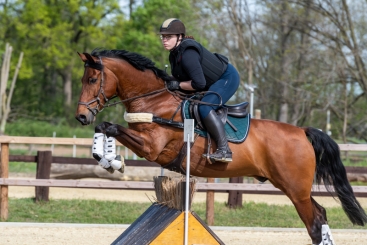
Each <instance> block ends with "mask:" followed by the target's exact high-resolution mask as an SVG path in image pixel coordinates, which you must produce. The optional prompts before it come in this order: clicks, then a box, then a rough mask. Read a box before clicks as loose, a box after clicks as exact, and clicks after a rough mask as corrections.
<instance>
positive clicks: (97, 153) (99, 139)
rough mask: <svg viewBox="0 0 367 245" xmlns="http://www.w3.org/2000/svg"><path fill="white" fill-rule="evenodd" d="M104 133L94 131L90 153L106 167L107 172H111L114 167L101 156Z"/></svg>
mask: <svg viewBox="0 0 367 245" xmlns="http://www.w3.org/2000/svg"><path fill="white" fill-rule="evenodd" d="M104 143H105V135H104V134H103V133H95V134H94V137H93V146H92V154H93V157H94V159H96V160H97V162H98V164H99V165H100V166H101V167H102V168H104V169H106V170H107V171H108V172H110V173H113V172H114V169H113V168H111V165H110V163H109V161H108V160H107V159H106V158H104V157H103V154H104Z"/></svg>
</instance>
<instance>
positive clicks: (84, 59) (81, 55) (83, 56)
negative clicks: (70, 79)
mask: <svg viewBox="0 0 367 245" xmlns="http://www.w3.org/2000/svg"><path fill="white" fill-rule="evenodd" d="M77 53H78V55H79V57H80V58H81V59H82V61H83V62H86V61H87V57H85V55H84V54H81V53H79V52H77Z"/></svg>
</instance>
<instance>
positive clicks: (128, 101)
mask: <svg viewBox="0 0 367 245" xmlns="http://www.w3.org/2000/svg"><path fill="white" fill-rule="evenodd" d="M78 54H79V56H80V58H81V60H82V61H83V62H84V74H83V77H82V79H81V83H82V89H81V93H80V98H79V103H78V106H77V109H76V114H75V117H76V119H77V120H78V121H79V122H80V123H81V124H82V125H88V124H91V123H93V122H94V120H95V118H96V115H97V114H98V113H99V112H100V111H101V110H103V109H104V108H105V107H108V106H110V105H113V104H110V102H111V101H110V99H111V98H114V97H118V98H119V99H120V100H119V101H118V103H122V104H123V105H124V106H125V109H126V112H128V113H132V114H133V113H151V114H153V115H154V117H157V118H161V119H162V120H165V121H171V122H172V121H174V122H179V123H182V122H183V119H182V116H181V115H180V113H177V110H179V108H180V105H181V103H182V101H183V98H182V97H180V96H178V95H177V93H175V92H172V91H169V90H168V89H167V88H166V85H165V81H167V80H169V79H171V77H170V76H169V75H168V74H167V73H166V72H165V71H163V70H161V69H159V68H157V67H155V65H154V63H153V62H152V61H151V60H150V59H148V58H146V57H144V56H142V55H140V54H137V53H134V52H129V51H126V50H101V49H97V50H93V51H92V52H91V53H90V54H89V53H78ZM250 122H251V129H250V130H249V133H248V136H247V138H246V140H245V141H243V142H241V143H229V145H230V148H231V150H232V152H233V161H232V162H229V163H223V162H214V163H211V162H210V161H208V160H207V159H206V158H203V157H202V155H203V154H204V153H205V152H206V151H207V149H206V148H207V144H208V139H207V138H206V137H201V136H198V137H196V139H195V142H194V143H193V144H192V145H191V150H190V157H191V158H190V175H193V176H198V177H214V178H228V177H240V176H249V177H254V178H257V179H259V180H262V181H265V180H269V181H270V182H271V183H272V184H273V185H274V186H275V187H276V188H278V189H280V190H281V191H282V192H284V194H285V195H286V196H287V197H288V198H289V199H290V200H291V201H292V203H293V205H294V206H295V208H296V210H297V212H298V215H299V217H300V218H301V220H302V221H303V223H304V224H305V226H306V228H307V231H308V234H309V236H310V238H311V240H312V244H334V243H332V238H330V239H329V240H330V241H329V242H327V243H323V239H325V238H324V236H325V232H324V231H323V229H324V227H325V225H326V226H327V216H326V210H325V209H324V208H323V207H322V206H321V205H319V204H318V203H317V202H316V201H315V199H313V197H312V196H311V190H312V187H313V183H314V181H315V183H316V184H317V185H321V184H324V185H325V187H326V188H327V190H328V191H329V192H330V193H331V194H332V195H333V196H334V198H336V197H337V198H338V199H339V200H340V202H341V205H342V207H343V210H344V212H345V213H346V215H347V216H348V218H349V219H350V221H351V222H352V223H353V224H355V225H360V226H364V225H365V223H366V222H367V216H366V213H365V211H364V210H363V208H362V207H361V205H360V203H359V202H358V201H357V199H356V198H355V195H354V193H353V189H352V187H351V186H350V183H349V182H348V179H347V175H346V170H345V167H344V165H343V163H342V161H341V158H340V150H339V147H338V145H337V143H336V142H335V141H334V140H332V139H331V138H330V137H329V136H328V135H327V134H325V133H324V132H322V131H320V130H318V129H316V128H313V127H298V126H294V125H291V124H287V123H282V122H278V121H273V120H264V119H251V121H250ZM95 132H96V133H97V132H99V133H104V134H106V135H107V136H109V137H115V138H116V140H118V141H119V142H120V143H121V144H123V145H124V146H126V147H128V148H129V149H130V150H132V151H133V152H134V153H135V154H136V155H138V156H139V157H142V158H145V159H147V160H148V161H152V162H156V163H158V164H159V165H161V166H162V167H167V166H168V165H170V163H171V162H172V161H174V159H176V158H177V156H178V155H179V154H180V152H181V149H182V148H183V145H184V144H185V143H184V142H183V141H184V134H183V129H182V128H180V127H175V126H174V125H170V124H164V123H163V124H162V123H157V122H137V123H130V122H129V123H128V128H126V127H123V126H121V125H118V124H112V123H109V122H103V123H101V124H99V125H97V126H96V127H95ZM211 148H212V150H213V149H216V148H215V144H212V146H211ZM183 159H184V158H181V162H182V163H181V164H182V169H183V170H185V169H186V161H184V160H183ZM335 195H336V197H335ZM329 234H331V233H329Z"/></svg>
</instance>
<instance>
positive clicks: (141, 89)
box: [114, 61, 181, 117]
mask: <svg viewBox="0 0 367 245" xmlns="http://www.w3.org/2000/svg"><path fill="white" fill-rule="evenodd" d="M115 66H116V64H115ZM114 72H115V76H116V77H117V79H118V86H117V93H118V96H119V97H120V99H121V100H127V101H126V102H124V104H125V107H126V110H127V112H129V113H137V112H150V113H153V114H154V115H157V116H162V117H164V116H168V115H169V114H171V115H173V113H174V111H175V110H176V108H177V107H178V105H179V104H180V101H181V100H180V99H178V98H174V97H173V96H172V95H171V94H170V93H168V92H166V91H163V92H159V93H157V94H152V95H147V94H149V93H154V92H155V91H159V90H162V89H164V82H163V81H162V80H161V79H159V78H157V77H156V75H155V74H154V73H153V71H151V70H146V71H144V72H142V71H139V70H136V69H135V68H134V67H132V66H131V65H130V64H129V63H128V62H126V61H123V62H120V63H119V65H118V67H117V68H116V69H114ZM145 95H147V96H145ZM131 98H135V99H131ZM129 99H131V100H129Z"/></svg>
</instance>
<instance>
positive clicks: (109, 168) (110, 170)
mask: <svg viewBox="0 0 367 245" xmlns="http://www.w3.org/2000/svg"><path fill="white" fill-rule="evenodd" d="M105 169H106V171H107V172H109V173H110V174H113V173H114V172H115V170H114V169H113V168H112V167H108V168H105Z"/></svg>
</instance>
